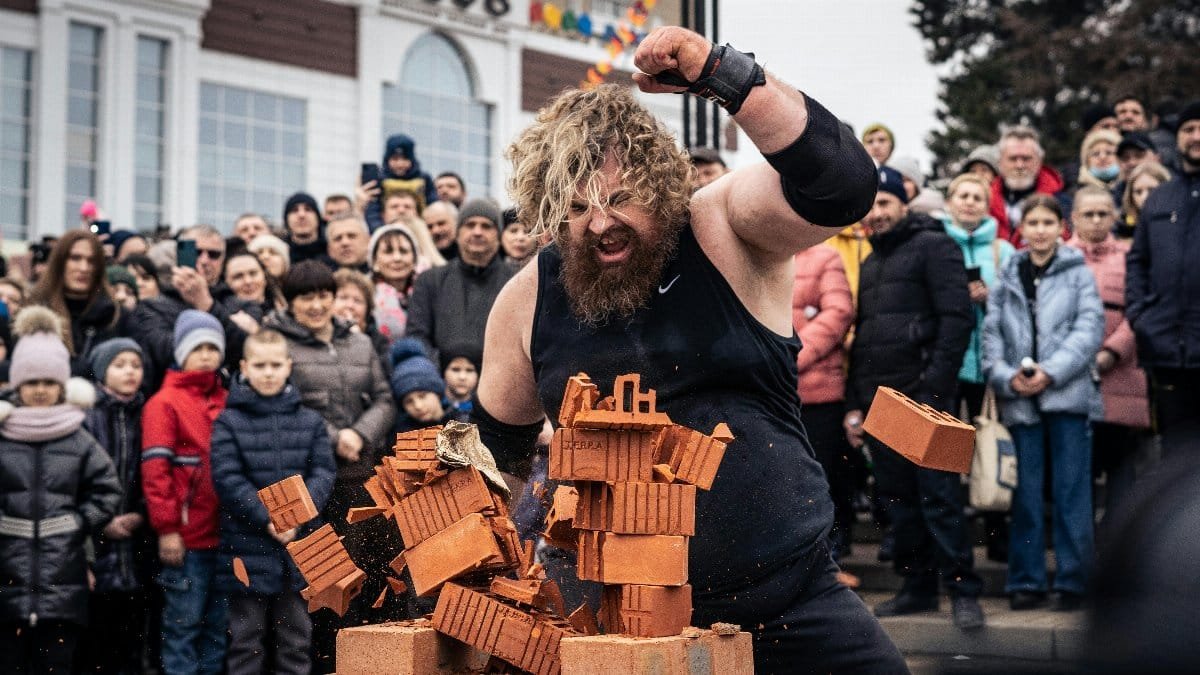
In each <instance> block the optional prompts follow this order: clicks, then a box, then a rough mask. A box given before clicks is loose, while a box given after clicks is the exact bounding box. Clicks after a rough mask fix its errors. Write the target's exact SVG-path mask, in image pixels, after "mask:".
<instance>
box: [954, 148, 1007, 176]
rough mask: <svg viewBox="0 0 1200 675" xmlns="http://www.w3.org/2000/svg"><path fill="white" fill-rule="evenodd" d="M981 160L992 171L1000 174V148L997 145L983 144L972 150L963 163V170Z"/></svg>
mask: <svg viewBox="0 0 1200 675" xmlns="http://www.w3.org/2000/svg"><path fill="white" fill-rule="evenodd" d="M976 162H979V163H981V164H986V165H987V167H988V168H989V169H991V170H992V173H994V174H996V175H999V174H1000V150H999V148H997V147H996V146H995V145H981V146H979V147H977V148H975V149H974V150H972V151H971V154H969V155H967V161H966V162H964V163H963V168H962V170H963V171H966V170H967V169H970V168H971V165H972V164H974V163H976Z"/></svg>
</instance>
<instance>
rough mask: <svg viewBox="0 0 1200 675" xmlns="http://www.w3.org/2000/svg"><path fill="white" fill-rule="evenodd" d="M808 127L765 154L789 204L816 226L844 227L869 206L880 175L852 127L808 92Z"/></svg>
mask: <svg viewBox="0 0 1200 675" xmlns="http://www.w3.org/2000/svg"><path fill="white" fill-rule="evenodd" d="M804 102H805V105H806V107H807V108H808V125H807V126H805V127H804V133H802V134H800V138H797V139H796V141H795V142H794V143H792V144H791V145H789V146H788V147H786V148H784V149H783V150H780V151H779V152H774V153H771V154H769V155H764V158H765V159H766V160H767V163H769V164H770V165H771V166H772V167H773V168H774V169H775V170H776V171H778V172H779V177H780V179H781V183H782V186H783V194H784V196H785V197H786V198H787V201H788V204H789V205H790V206H791V207H792V210H794V211H795V212H796V213H798V214H800V216H801V217H802V218H804V219H805V220H807V221H808V222H810V223H813V224H814V225H824V226H827V227H845V226H847V225H851V224H853V223H856V222H858V221H859V220H861V219H862V217H863V216H865V215H867V212H869V211H870V210H871V206H872V204H874V202H875V193H876V192H877V191H878V190H879V175H878V174H877V173H876V171H875V163H874V162H872V161H871V157H870V155H868V154H867V151H866V148H864V147H863V145H862V143H859V142H858V139H856V138H855V137H854V133H853V132H852V131H850V127H848V126H846V125H845V124H842V123H841V122H840V121H839V120H838V118H836V117H834V115H833V113H831V112H829V111H828V110H826V109H825V106H823V105H821V104H820V103H817V102H816V101H814V100H813V99H812V98H809V97H808V96H807V95H805V96H804Z"/></svg>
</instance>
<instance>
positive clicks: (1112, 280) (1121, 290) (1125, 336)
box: [1067, 234, 1150, 429]
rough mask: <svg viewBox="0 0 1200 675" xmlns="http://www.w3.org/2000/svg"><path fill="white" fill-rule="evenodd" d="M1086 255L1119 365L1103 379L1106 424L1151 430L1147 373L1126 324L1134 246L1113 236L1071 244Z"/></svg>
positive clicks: (1106, 345)
mask: <svg viewBox="0 0 1200 675" xmlns="http://www.w3.org/2000/svg"><path fill="white" fill-rule="evenodd" d="M1067 243H1068V244H1069V245H1071V246H1074V247H1075V248H1077V249H1079V250H1080V251H1082V252H1083V260H1084V262H1085V263H1087V266H1088V269H1090V270H1091V271H1092V276H1094V277H1095V278H1096V290H1097V291H1099V293H1100V302H1102V303H1103V304H1104V344H1103V345H1102V347H1103V348H1104V349H1107V350H1109V351H1111V352H1112V353H1113V354H1115V355H1116V357H1117V365H1115V366H1113V369H1112V370H1110V371H1108V372H1107V373H1104V374H1103V375H1101V376H1100V397H1101V398H1102V399H1103V401H1104V421H1105V422H1111V423H1113V424H1123V425H1125V426H1128V427H1136V428H1139V429H1145V428H1148V427H1149V426H1150V402H1149V397H1148V395H1147V392H1146V373H1145V371H1143V370H1142V369H1141V368H1139V367H1138V362H1137V340H1136V338H1134V336H1133V329H1132V328H1130V327H1129V322H1128V321H1126V320H1125V254H1126V253H1128V252H1129V246H1130V242H1128V241H1121V240H1119V239H1117V238H1116V237H1115V236H1113V235H1112V234H1109V235H1108V237H1107V238H1106V239H1105V240H1104V241H1102V242H1100V243H1098V244H1091V243H1088V242H1085V241H1083V240H1082V239H1080V238H1079V237H1078V236H1076V237H1071V240H1070V241H1068V242H1067Z"/></svg>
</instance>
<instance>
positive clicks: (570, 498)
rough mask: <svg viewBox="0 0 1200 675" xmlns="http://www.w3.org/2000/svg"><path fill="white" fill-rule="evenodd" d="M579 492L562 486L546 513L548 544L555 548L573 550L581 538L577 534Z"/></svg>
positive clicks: (546, 537)
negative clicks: (576, 517)
mask: <svg viewBox="0 0 1200 675" xmlns="http://www.w3.org/2000/svg"><path fill="white" fill-rule="evenodd" d="M578 504H579V492H578V491H577V490H576V489H575V488H573V487H571V486H570V485H560V486H558V488H557V489H556V490H555V491H554V501H552V502H551V503H550V508H549V509H548V510H547V511H546V531H545V532H544V533H543V536H544V537H545V539H546V543H547V544H549V545H550V546H554V547H555V548H565V549H572V548H575V544H576V542H577V541H578V539H579V537H578V536H577V535H576V534H575V526H574V522H575V513H576V511H577V507H578Z"/></svg>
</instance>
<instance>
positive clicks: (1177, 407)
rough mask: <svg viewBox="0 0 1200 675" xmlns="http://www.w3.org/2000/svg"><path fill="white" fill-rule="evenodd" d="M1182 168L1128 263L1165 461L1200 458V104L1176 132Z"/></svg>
mask: <svg viewBox="0 0 1200 675" xmlns="http://www.w3.org/2000/svg"><path fill="white" fill-rule="evenodd" d="M1175 138H1176V144H1177V146H1178V150H1179V168H1180V173H1179V174H1177V175H1176V176H1175V177H1174V178H1173V179H1171V181H1170V182H1167V183H1164V184H1163V185H1161V186H1159V187H1158V188H1157V189H1156V190H1154V192H1152V193H1151V194H1150V197H1149V198H1148V199H1147V200H1146V204H1145V206H1143V207H1142V213H1141V218H1140V220H1139V222H1138V225H1137V228H1135V229H1134V235H1133V248H1132V249H1131V250H1130V251H1129V255H1128V256H1127V257H1126V278H1125V317H1126V318H1127V319H1128V320H1129V325H1130V326H1131V327H1132V328H1133V332H1134V334H1136V336H1137V346H1138V361H1139V362H1140V363H1141V364H1142V367H1144V368H1146V370H1147V371H1149V373H1150V382H1151V385H1152V387H1153V396H1154V407H1155V414H1156V417H1157V423H1158V429H1159V431H1160V432H1161V433H1162V448H1163V454H1164V455H1171V454H1178V453H1184V454H1191V455H1194V454H1196V453H1197V452H1200V416H1197V414H1196V412H1197V410H1200V266H1197V264H1196V261H1197V260H1200V100H1197V101H1193V102H1191V103H1189V104H1188V105H1187V106H1186V107H1184V109H1183V111H1182V112H1181V114H1180V116H1179V130H1178V131H1177V132H1176V136H1175Z"/></svg>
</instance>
